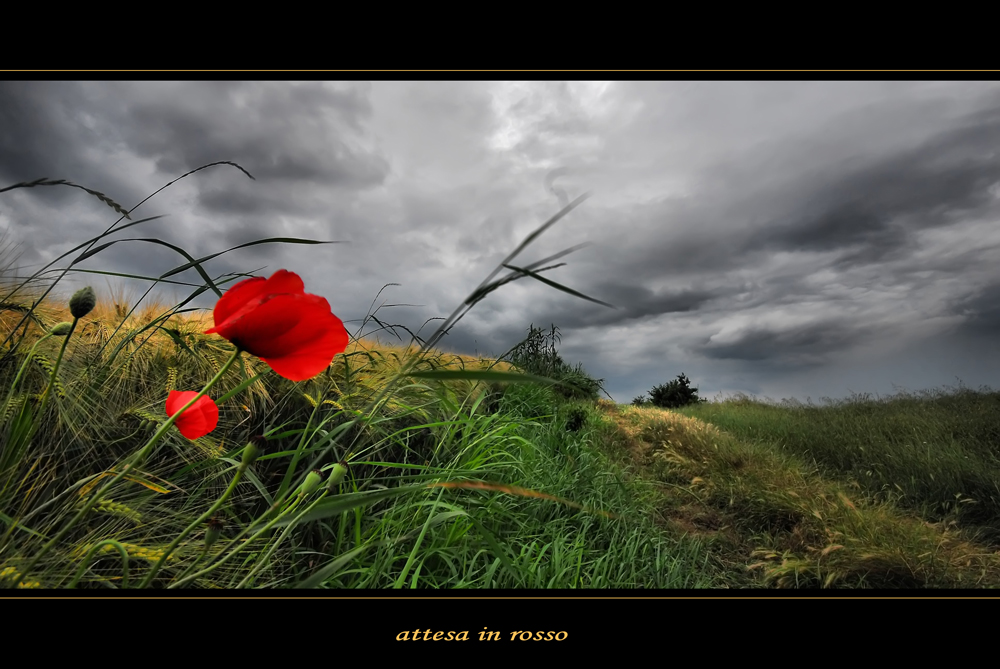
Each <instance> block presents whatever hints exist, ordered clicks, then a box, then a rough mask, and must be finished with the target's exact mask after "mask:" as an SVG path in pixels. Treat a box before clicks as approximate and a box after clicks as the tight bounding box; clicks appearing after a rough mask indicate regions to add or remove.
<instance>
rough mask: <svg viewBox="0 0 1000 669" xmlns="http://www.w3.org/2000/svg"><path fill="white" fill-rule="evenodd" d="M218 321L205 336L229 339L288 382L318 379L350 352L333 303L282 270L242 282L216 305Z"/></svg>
mask: <svg viewBox="0 0 1000 669" xmlns="http://www.w3.org/2000/svg"><path fill="white" fill-rule="evenodd" d="M214 317H215V327H213V328H211V329H209V330H206V331H205V334H211V333H213V332H214V333H217V334H219V336H221V337H223V338H225V339H228V340H229V341H231V342H232V343H233V344H235V345H236V347H237V348H239V349H240V350H243V351H246V352H247V353H249V354H251V355H255V356H257V357H258V358H260V359H261V360H263V361H264V362H266V363H267V364H268V366H269V367H270V368H271V369H273V370H274V371H275V372H277V373H278V374H279V375H281V376H283V377H284V378H286V379H288V380H289V381H305V380H306V379H311V378H313V377H314V376H316V375H317V374H319V373H320V372H322V371H323V370H324V369H326V368H327V367H329V366H330V363H331V362H333V358H334V356H335V355H337V354H338V353H342V352H343V351H344V350H345V349H346V348H347V340H348V337H347V330H345V329H344V324H343V323H342V322H341V321H340V319H339V318H337V317H336V316H334V315H333V313H332V312H331V311H330V303H329V302H327V301H326V299H325V298H322V297H320V296H319V295H312V294H310V293H307V292H305V286H304V285H303V283H302V279H300V278H299V276H298V275H297V274H295V273H294V272H289V271H287V270H283V269H279V270H278V271H277V272H275V273H274V274H272V275H271V278H269V279H265V278H263V277H259V276H257V277H253V278H250V279H245V280H243V281H240V282H239V283H237V284H236V285H235V286H233V287H232V288H230V289H229V290H228V291H226V293H225V294H224V295H223V296H222V297H221V298H220V299H219V301H218V302H216V304H215V312H214Z"/></svg>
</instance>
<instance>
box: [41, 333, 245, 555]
mask: <svg viewBox="0 0 1000 669" xmlns="http://www.w3.org/2000/svg"><path fill="white" fill-rule="evenodd" d="M240 353H242V351H241V350H240V349H238V348H237V349H236V351H234V352H233V355H232V356H231V357H230V358H229V360H227V361H226V364H225V365H223V366H222V368H221V369H219V372H218V373H217V374H216V375H215V376H213V377H212V379H211V380H210V381H209V382H208V383H207V384H205V387H204V388H202V389H201V392H199V393H198V394H197V395H195V396H194V397H192V398H191V401H190V402H188V403H187V404H185V405H184V406H183V407H182V408H181V410H180V411H178V412H177V413H175V414H174V415H173V416H170V417H168V418H167V420H166V421H164V422H163V425H161V426H160V429H159V430H157V431H156V434H154V435H153V436H152V437H151V438H150V440H149V441H148V442H147V443H146V445H145V446H143V447H142V449H141V450H140V451H139V452H138V453H136V454H135V455H134V456H133V457H132V458H130V459H129V461H128V462H127V463H126V464H125V466H123V467H122V468H121V471H120V472H118V475H117V476H115V477H114V478H112V479H111V480H110V481H108V482H107V483H105V484H104V485H103V486H101V488H100V489H99V490H98V491H97V492H96V493H95V494H94V495H93V496H92V497H91V498H90V499H89V500H87V501H86V502H84V503H83V505H82V506H81V507H80V510H79V511H78V512H77V514H76V515H75V516H73V518H72V520H70V521H69V523H67V524H66V526H65V527H63V529H62V530H60V531H59V533H58V534H56V535H55V536H54V537H52V539H51V540H50V541H49V542H48V543H47V544H45V545H44V546H42V549H41V550H40V551H38V553H37V554H36V555H35V557H33V558H32V559H31V561H30V562H28V564H27V565H26V566H25V567H24V569H22V570H21V573H22V574H27V573H28V572H29V571H30V570H31V569H33V568H34V567H35V565H36V564H38V561H39V560H41V559H42V558H43V557H44V556H45V554H46V553H48V552H49V551H50V550H52V547H53V546H55V545H56V544H57V543H59V541H61V540H62V538H63V537H65V536H66V535H67V534H68V533H69V531H70V530H72V529H73V528H74V527H76V525H77V523H79V522H80V520H82V519H83V517H84V516H86V515H87V514H88V513H89V512H90V510H91V509H92V508H94V506H95V505H96V504H97V503H98V502H100V501H101V498H102V497H103V496H104V493H106V492H107V491H108V489H109V488H111V486H113V485H114V484H115V483H117V482H118V481H119V480H121V478H122V477H123V476H125V474H126V473H127V472H128V471H129V470H130V469H131V468H132V467H135V466H138V465H139V464H141V463H142V461H143V460H145V459H146V457H147V456H148V455H149V453H150V451H152V449H153V446H155V445H156V444H158V443H159V442H160V440H161V439H162V438H163V435H165V434H166V433H167V430H168V429H170V427H171V426H172V425H173V424H174V421H176V420H177V418H179V417H180V416H181V415H182V414H183V413H184V412H185V411H187V410H188V409H189V408H190V407H191V406H192V405H194V403H195V402H197V401H198V400H199V399H201V397H202V396H203V395H204V394H205V393H207V392H208V391H209V389H210V388H211V387H212V386H214V385H215V384H216V383H217V382H218V381H219V379H221V378H222V377H223V375H224V374H225V373H226V372H227V371H228V370H229V367H230V366H232V364H233V363H234V362H236V359H237V358H239V357H240Z"/></svg>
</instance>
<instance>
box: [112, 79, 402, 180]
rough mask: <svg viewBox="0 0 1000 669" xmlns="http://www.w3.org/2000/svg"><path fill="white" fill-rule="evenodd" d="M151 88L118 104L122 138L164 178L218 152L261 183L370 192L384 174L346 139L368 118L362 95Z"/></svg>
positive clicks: (383, 166)
mask: <svg viewBox="0 0 1000 669" xmlns="http://www.w3.org/2000/svg"><path fill="white" fill-rule="evenodd" d="M175 87H177V88H178V89H179V90H177V93H175V94H173V95H171V93H172V92H173V89H174V88H175ZM145 90H146V89H144V91H145ZM152 90H153V93H151V94H149V95H144V96H141V98H140V100H138V101H136V102H133V103H132V104H128V105H126V106H125V109H124V111H123V115H124V117H125V118H126V119H127V122H128V123H127V125H126V126H125V128H124V129H123V136H124V138H125V140H126V141H127V142H128V143H129V145H130V146H131V147H133V148H134V149H135V150H136V152H137V153H138V154H139V155H140V156H146V157H152V158H154V159H155V161H156V165H157V167H158V168H159V169H160V170H162V171H163V172H165V173H168V174H171V173H183V172H185V171H187V170H190V169H194V168H195V167H198V166H200V165H204V164H207V163H210V162H213V161H215V160H218V159H219V156H223V155H224V156H238V159H237V160H236V162H238V163H240V164H245V165H250V166H253V169H252V170H251V173H252V174H253V175H254V176H255V177H256V178H257V179H260V180H262V181H266V180H275V179H276V180H282V181H293V182H305V183H311V184H315V185H317V186H322V187H326V188H330V187H342V188H364V187H370V186H373V185H377V184H379V183H381V181H382V179H384V178H385V174H386V172H387V171H388V164H387V163H386V161H385V159H384V158H382V157H381V156H379V155H377V154H374V153H372V152H370V151H368V150H366V149H364V148H362V147H358V146H351V142H350V141H349V138H351V137H353V136H354V135H357V134H360V132H361V123H362V121H363V119H364V118H366V117H367V116H369V115H370V114H371V105H370V104H369V102H368V100H367V95H366V93H365V92H364V91H363V90H358V89H351V90H347V91H341V90H333V89H330V88H328V87H325V86H317V85H316V84H313V83H310V84H306V85H288V84H285V83H282V84H278V85H277V86H275V85H274V84H273V83H262V82H186V83H184V84H173V83H170V84H165V85H164V86H162V87H158V88H156V89H152Z"/></svg>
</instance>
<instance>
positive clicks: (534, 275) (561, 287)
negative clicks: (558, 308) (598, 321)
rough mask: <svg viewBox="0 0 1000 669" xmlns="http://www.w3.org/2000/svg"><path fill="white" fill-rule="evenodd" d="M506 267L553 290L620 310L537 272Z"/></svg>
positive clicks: (511, 266)
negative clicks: (522, 273)
mask: <svg viewBox="0 0 1000 669" xmlns="http://www.w3.org/2000/svg"><path fill="white" fill-rule="evenodd" d="M504 267H506V268H507V269H510V270H514V271H515V272H524V274H525V275H527V276H530V277H532V278H535V279H538V280H539V281H541V282H542V283H544V284H547V285H549V286H552V287H553V288H556V289H558V290H561V291H562V292H564V293H569V294H570V295H576V296H577V297H582V298H583V299H585V300H590V301H591V302H596V303H597V304H600V305H603V306H605V307H611V308H612V309H617V308H618V307H616V306H615V305H613V304H608V303H607V302H601V301H600V300H595V299H594V298H592V297H588V296H587V295H584V294H583V293H580V292H577V291H575V290H573V289H572V288H567V287H566V286H564V285H562V284H560V283H556V282H555V281H550V280H548V279H546V278H545V277H542V276H539V275H538V273H537V272H532V271H531V270H529V269H522V268H520V267H514V266H513V265H504Z"/></svg>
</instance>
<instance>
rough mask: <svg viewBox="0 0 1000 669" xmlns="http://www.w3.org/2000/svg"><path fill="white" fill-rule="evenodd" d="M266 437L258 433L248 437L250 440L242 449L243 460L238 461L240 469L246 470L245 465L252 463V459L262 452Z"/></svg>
mask: <svg viewBox="0 0 1000 669" xmlns="http://www.w3.org/2000/svg"><path fill="white" fill-rule="evenodd" d="M265 444H267V439H265V438H264V437H262V436H260V435H255V436H253V437H250V441H249V442H248V443H247V445H246V447H245V448H244V449H243V460H242V462H240V471H241V472H243V471H246V469H247V467H249V466H250V465H252V464H253V462H254V460H256V459H257V458H259V457H260V456H261V455H263V454H264V446H265Z"/></svg>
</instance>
